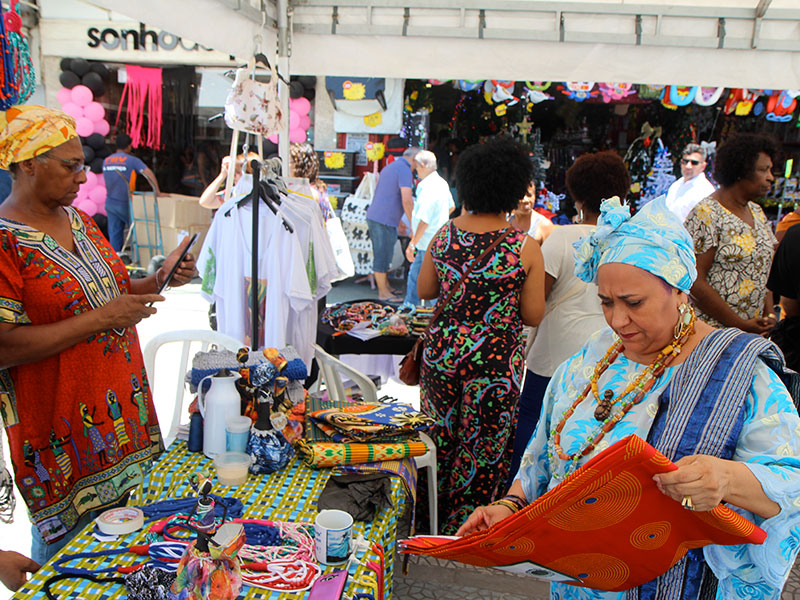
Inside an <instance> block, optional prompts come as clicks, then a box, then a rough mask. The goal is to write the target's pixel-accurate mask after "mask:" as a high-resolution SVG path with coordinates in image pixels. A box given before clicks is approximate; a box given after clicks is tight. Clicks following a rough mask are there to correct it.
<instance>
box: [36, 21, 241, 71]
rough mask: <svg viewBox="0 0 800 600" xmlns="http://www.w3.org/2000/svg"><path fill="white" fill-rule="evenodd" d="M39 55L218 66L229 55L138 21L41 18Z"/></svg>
mask: <svg viewBox="0 0 800 600" xmlns="http://www.w3.org/2000/svg"><path fill="white" fill-rule="evenodd" d="M40 28H41V32H42V54H43V55H45V56H71V57H80V58H86V59H89V60H103V61H109V62H132V63H133V62H135V63H147V62H155V63H169V64H185V65H208V66H212V65H221V66H227V65H230V64H232V63H234V62H235V59H234V58H233V57H232V56H229V55H227V54H224V53H222V52H217V51H216V50H213V49H211V48H207V47H206V46H203V45H201V44H198V43H195V42H192V41H189V40H187V39H184V38H181V37H180V36H178V35H175V34H173V33H170V32H169V31H164V30H162V29H158V28H155V27H149V26H148V25H147V24H146V23H142V22H138V23H137V22H129V21H108V22H105V23H98V22H96V21H89V20H83V19H81V20H78V19H74V20H73V19H42V20H41V21H40Z"/></svg>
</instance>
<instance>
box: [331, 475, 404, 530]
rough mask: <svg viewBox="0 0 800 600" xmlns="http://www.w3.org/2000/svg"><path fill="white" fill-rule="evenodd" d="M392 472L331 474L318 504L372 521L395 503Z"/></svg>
mask: <svg viewBox="0 0 800 600" xmlns="http://www.w3.org/2000/svg"><path fill="white" fill-rule="evenodd" d="M390 477H391V476H390V475H389V474H388V473H348V474H346V475H331V476H330V478H329V479H328V481H327V483H326V484H325V489H323V490H322V493H321V494H320V496H319V499H318V500H317V508H318V509H319V510H324V509H338V510H343V511H345V512H348V513H350V514H351V515H352V517H353V519H354V520H355V521H372V519H373V518H375V512H376V511H377V510H378V509H381V508H389V507H390V506H392V483H391V480H390V479H389V478H390Z"/></svg>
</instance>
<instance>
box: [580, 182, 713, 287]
mask: <svg viewBox="0 0 800 600" xmlns="http://www.w3.org/2000/svg"><path fill="white" fill-rule="evenodd" d="M574 247H575V275H576V276H577V277H578V278H580V279H582V280H583V281H586V282H593V281H596V280H597V269H598V268H599V267H600V266H601V265H604V264H606V263H623V264H626V265H633V266H634V267H639V268H640V269H644V270H645V271H648V272H650V273H652V274H653V275H656V276H658V277H661V278H662V279H663V280H664V281H666V282H667V283H669V284H670V285H671V286H673V287H676V288H678V289H679V290H681V291H683V292H689V290H690V289H691V287H692V284H693V283H694V280H695V279H696V278H697V263H696V261H695V255H694V244H693V243H692V238H691V237H690V236H689V233H688V232H687V231H686V229H685V228H684V227H683V223H681V221H680V219H678V217H676V216H675V215H674V214H673V213H672V212H671V211H670V210H669V209H668V208H667V205H666V203H665V201H664V197H663V196H662V197H660V198H658V199H656V200H653V201H652V202H649V203H648V204H646V205H645V206H644V208H642V210H640V211H639V212H638V213H636V215H634V216H633V218H631V211H630V209H629V208H628V206H627V205H626V206H623V205H622V204H621V203H620V200H619V198H617V197H616V196H614V197H613V198H610V199H608V200H603V203H602V204H601V205H600V218H599V219H598V220H597V229H595V230H594V232H593V233H591V234H590V235H588V236H586V237H584V238H582V239H580V240H578V241H577V242H575V244H574Z"/></svg>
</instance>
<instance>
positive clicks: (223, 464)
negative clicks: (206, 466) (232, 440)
mask: <svg viewBox="0 0 800 600" xmlns="http://www.w3.org/2000/svg"><path fill="white" fill-rule="evenodd" d="M214 466H215V467H217V480H218V481H219V482H220V483H221V484H222V485H242V484H243V483H244V482H245V481H247V469H248V468H249V467H250V455H249V454H245V453H244V452H223V453H222V454H217V456H216V457H215V458H214Z"/></svg>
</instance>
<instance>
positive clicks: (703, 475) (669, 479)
mask: <svg viewBox="0 0 800 600" xmlns="http://www.w3.org/2000/svg"><path fill="white" fill-rule="evenodd" d="M728 462H730V461H726V460H723V459H721V458H716V457H714V456H706V455H703V454H694V455H692V456H684V457H683V458H681V459H680V460H678V461H676V462H675V465H676V466H677V467H678V470H677V471H670V472H669V473H659V474H658V475H655V476H654V477H653V480H654V481H655V482H656V485H657V486H658V489H659V490H660V491H661V492H662V493H663V494H666V495H667V496H669V497H670V498H672V499H673V500H675V501H676V502H681V501H682V500H683V498H684V497H685V496H690V497H691V499H692V505H693V506H694V510H701V511H708V510H711V509H712V508H714V507H715V506H716V505H717V504H719V503H720V502H722V500H723V499H724V498H725V496H726V495H727V493H728V490H729V487H730V479H729V473H728V469H727V465H726V463H728Z"/></svg>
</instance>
